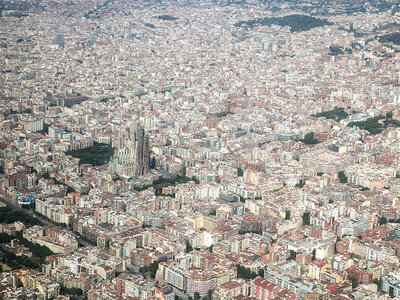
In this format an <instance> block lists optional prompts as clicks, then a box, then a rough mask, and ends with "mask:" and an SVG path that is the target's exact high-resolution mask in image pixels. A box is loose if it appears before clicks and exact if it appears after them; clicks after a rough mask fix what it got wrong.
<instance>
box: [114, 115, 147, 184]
mask: <svg viewBox="0 0 400 300" xmlns="http://www.w3.org/2000/svg"><path fill="white" fill-rule="evenodd" d="M110 170H111V171H113V172H115V173H117V174H118V175H120V176H126V177H140V176H143V175H147V174H148V173H149V172H150V144H149V137H148V135H146V134H145V131H144V128H143V127H141V126H140V124H139V123H136V124H134V125H133V126H131V127H129V130H128V132H127V133H126V134H125V135H124V136H122V137H121V141H120V142H119V147H118V148H117V151H116V153H115V154H114V157H113V158H112V159H111V161H110Z"/></svg>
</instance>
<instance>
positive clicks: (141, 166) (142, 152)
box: [134, 124, 150, 176]
mask: <svg viewBox="0 0 400 300" xmlns="http://www.w3.org/2000/svg"><path fill="white" fill-rule="evenodd" d="M134 138H135V140H134V147H135V176H143V175H146V174H148V173H149V166H150V145H149V137H148V135H146V134H145V132H144V128H143V127H141V126H140V124H139V126H138V127H137V129H136V133H135V137H134Z"/></svg>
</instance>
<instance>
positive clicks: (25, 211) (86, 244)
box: [0, 196, 91, 247]
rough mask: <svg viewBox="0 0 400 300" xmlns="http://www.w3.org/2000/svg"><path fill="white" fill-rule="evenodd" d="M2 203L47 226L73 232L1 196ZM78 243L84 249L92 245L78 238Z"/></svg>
mask: <svg viewBox="0 0 400 300" xmlns="http://www.w3.org/2000/svg"><path fill="white" fill-rule="evenodd" d="M0 202H2V203H3V204H5V205H10V206H12V207H13V208H15V209H18V210H21V211H23V212H24V213H26V214H29V215H31V216H32V217H34V218H36V219H38V220H40V221H41V222H43V224H45V225H47V226H55V227H58V228H60V229H67V230H69V231H71V229H70V228H69V227H61V226H57V225H55V224H53V223H52V222H50V221H49V220H47V219H45V218H43V217H41V216H40V214H35V213H33V211H32V210H29V209H24V208H22V207H20V206H18V205H16V204H14V203H12V202H11V201H8V200H7V199H5V198H4V197H3V196H0ZM71 232H72V231H71ZM78 241H79V245H82V246H83V247H87V246H91V244H89V243H88V242H86V241H84V240H83V239H81V238H79V237H78Z"/></svg>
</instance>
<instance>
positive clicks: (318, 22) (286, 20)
mask: <svg viewBox="0 0 400 300" xmlns="http://www.w3.org/2000/svg"><path fill="white" fill-rule="evenodd" d="M273 24H275V25H279V26H289V27H290V31H291V32H300V31H308V30H310V29H312V28H315V27H321V26H325V25H332V24H333V23H331V22H329V21H327V20H323V19H319V18H314V17H310V16H305V15H297V14H296V15H289V16H284V17H278V18H275V17H274V18H268V17H265V18H259V19H254V20H248V21H241V22H238V23H236V24H235V26H236V27H242V26H244V27H250V28H253V27H254V26H260V25H261V26H271V25H273Z"/></svg>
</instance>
